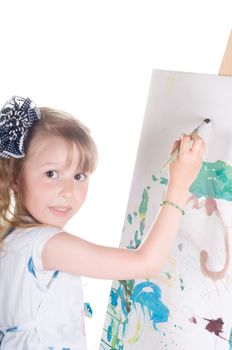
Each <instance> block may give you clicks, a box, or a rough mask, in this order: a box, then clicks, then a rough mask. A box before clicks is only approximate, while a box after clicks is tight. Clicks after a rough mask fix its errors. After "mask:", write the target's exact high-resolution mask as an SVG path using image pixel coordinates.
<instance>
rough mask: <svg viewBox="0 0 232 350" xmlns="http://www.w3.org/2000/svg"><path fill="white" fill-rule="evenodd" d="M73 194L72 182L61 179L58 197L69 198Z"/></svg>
mask: <svg viewBox="0 0 232 350" xmlns="http://www.w3.org/2000/svg"><path fill="white" fill-rule="evenodd" d="M72 193H73V180H72V179H62V181H61V184H60V195H61V196H63V197H71V196H72Z"/></svg>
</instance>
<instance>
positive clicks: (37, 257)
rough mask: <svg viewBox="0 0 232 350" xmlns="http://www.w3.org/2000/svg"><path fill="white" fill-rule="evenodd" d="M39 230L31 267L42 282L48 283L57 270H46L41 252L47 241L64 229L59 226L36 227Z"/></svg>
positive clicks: (34, 244)
mask: <svg viewBox="0 0 232 350" xmlns="http://www.w3.org/2000/svg"><path fill="white" fill-rule="evenodd" d="M35 230H36V231H37V232H34V237H35V239H34V242H33V245H32V251H31V265H32V266H31V269H32V273H33V274H34V276H35V277H36V278H37V279H38V280H39V281H41V282H42V284H47V283H48V282H49V280H50V279H51V278H52V277H53V276H54V273H55V271H46V270H44V268H43V264H42V259H41V254H42V251H43V247H44V245H45V243H46V242H47V241H48V240H49V239H50V238H52V237H53V236H55V235H56V234H57V233H61V232H64V229H62V228H58V227H42V228H40V227H39V228H35Z"/></svg>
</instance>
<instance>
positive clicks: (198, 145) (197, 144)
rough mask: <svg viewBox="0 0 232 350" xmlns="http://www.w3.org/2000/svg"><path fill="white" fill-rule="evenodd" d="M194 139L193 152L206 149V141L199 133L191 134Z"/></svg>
mask: <svg viewBox="0 0 232 350" xmlns="http://www.w3.org/2000/svg"><path fill="white" fill-rule="evenodd" d="M191 139H192V142H193V143H192V152H198V151H200V150H201V149H205V142H204V140H203V139H202V137H200V136H199V135H197V134H195V133H193V134H191Z"/></svg>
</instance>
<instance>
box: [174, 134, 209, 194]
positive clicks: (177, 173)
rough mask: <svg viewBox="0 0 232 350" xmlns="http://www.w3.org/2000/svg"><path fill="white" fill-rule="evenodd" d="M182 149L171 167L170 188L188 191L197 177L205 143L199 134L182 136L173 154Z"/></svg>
mask: <svg viewBox="0 0 232 350" xmlns="http://www.w3.org/2000/svg"><path fill="white" fill-rule="evenodd" d="M177 147H180V149H179V154H178V156H177V158H176V160H174V161H173V162H172V163H171V164H170V165H169V183H168V186H169V187H174V188H176V189H180V190H182V191H188V190H189V187H190V186H191V184H192V183H193V181H194V180H195V178H196V177H197V175H198V173H199V171H200V168H201V164H202V160H203V156H204V153H205V143H204V141H203V139H202V138H201V137H200V136H199V135H197V134H191V135H182V136H181V140H179V141H176V142H175V143H174V144H173V147H172V150H171V153H173V152H174V151H175V150H176V149H177Z"/></svg>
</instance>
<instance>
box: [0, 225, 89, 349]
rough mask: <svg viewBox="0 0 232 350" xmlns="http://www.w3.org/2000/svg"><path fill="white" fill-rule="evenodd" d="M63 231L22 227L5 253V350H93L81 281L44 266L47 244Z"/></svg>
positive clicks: (0, 327) (0, 301) (1, 271)
mask: <svg viewBox="0 0 232 350" xmlns="http://www.w3.org/2000/svg"><path fill="white" fill-rule="evenodd" d="M61 231H63V229H60V228H55V227H34V228H26V229H25V228H23V229H22V228H17V229H14V231H13V232H11V233H10V234H9V235H8V236H7V237H6V238H5V240H4V245H3V251H1V252H0V343H1V338H2V343H1V345H0V349H1V350H45V349H46V350H87V347H86V338H85V329H84V302H83V288H82V283H81V279H80V277H79V276H76V275H71V274H68V273H64V272H59V271H44V269H43V266H42V261H41V252H42V249H43V246H44V244H45V243H46V242H47V240H48V239H49V238H51V237H52V236H54V235H55V234H57V233H59V232H61ZM1 332H2V333H1Z"/></svg>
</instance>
